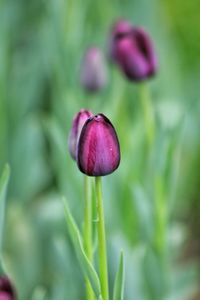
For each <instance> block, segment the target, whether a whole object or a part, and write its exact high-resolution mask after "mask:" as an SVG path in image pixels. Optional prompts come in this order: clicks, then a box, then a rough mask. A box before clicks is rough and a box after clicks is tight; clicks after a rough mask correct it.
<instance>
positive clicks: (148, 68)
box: [115, 27, 157, 81]
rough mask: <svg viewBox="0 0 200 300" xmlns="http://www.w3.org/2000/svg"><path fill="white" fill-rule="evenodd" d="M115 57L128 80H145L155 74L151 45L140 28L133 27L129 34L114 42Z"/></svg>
mask: <svg viewBox="0 0 200 300" xmlns="http://www.w3.org/2000/svg"><path fill="white" fill-rule="evenodd" d="M115 55H116V60H117V63H118V65H119V66H120V68H121V70H122V71H123V72H124V73H125V75H126V77H127V78H128V79H129V80H135V81H141V80H145V79H147V78H150V77H152V76H153V75H155V73H156V72H157V57H156V54H155V51H154V47H153V43H152V41H151V39H150V37H149V36H148V34H147V33H146V32H145V31H144V30H143V29H142V28H139V27H134V28H133V30H132V33H131V34H129V35H127V36H125V37H124V38H122V39H120V40H118V41H116V44H115Z"/></svg>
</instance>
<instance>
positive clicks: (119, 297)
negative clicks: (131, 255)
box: [113, 252, 124, 300]
mask: <svg viewBox="0 0 200 300" xmlns="http://www.w3.org/2000/svg"><path fill="white" fill-rule="evenodd" d="M123 298H124V256H123V252H121V255H120V262H119V267H118V271H117V274H116V278H115V285H114V294H113V300H123Z"/></svg>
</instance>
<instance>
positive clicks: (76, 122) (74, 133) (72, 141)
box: [68, 109, 93, 160]
mask: <svg viewBox="0 0 200 300" xmlns="http://www.w3.org/2000/svg"><path fill="white" fill-rule="evenodd" d="M92 115H93V114H92V113H91V112H90V111H89V110H86V109H81V110H80V111H79V112H78V113H77V114H76V115H75V116H74V118H73V121H72V127H71V131H70V134H69V139H68V147H69V152H70V154H71V157H72V158H73V159H74V160H76V152H77V143H78V139H79V136H80V133H81V130H82V127H83V125H84V124H85V121H86V120H87V119H88V118H89V117H91V116H92Z"/></svg>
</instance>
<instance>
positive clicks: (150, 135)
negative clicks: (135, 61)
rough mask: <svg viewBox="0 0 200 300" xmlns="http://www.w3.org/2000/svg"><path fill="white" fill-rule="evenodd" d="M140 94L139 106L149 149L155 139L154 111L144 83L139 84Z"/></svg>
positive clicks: (147, 88)
mask: <svg viewBox="0 0 200 300" xmlns="http://www.w3.org/2000/svg"><path fill="white" fill-rule="evenodd" d="M140 94H141V104H142V109H143V115H144V123H145V130H146V137H147V142H148V146H149V148H150V149H151V146H152V144H153V142H154V138H155V115H154V109H153V105H152V102H151V97H150V93H149V87H148V85H147V83H145V82H144V83H141V85H140Z"/></svg>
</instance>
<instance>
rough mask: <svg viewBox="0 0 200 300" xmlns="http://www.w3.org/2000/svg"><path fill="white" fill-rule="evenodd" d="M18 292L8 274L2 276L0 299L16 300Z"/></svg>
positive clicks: (0, 280)
mask: <svg viewBox="0 0 200 300" xmlns="http://www.w3.org/2000/svg"><path fill="white" fill-rule="evenodd" d="M16 299H17V298H16V292H15V289H14V287H13V285H12V284H11V282H10V280H9V279H8V277H6V276H0V300H16Z"/></svg>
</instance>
